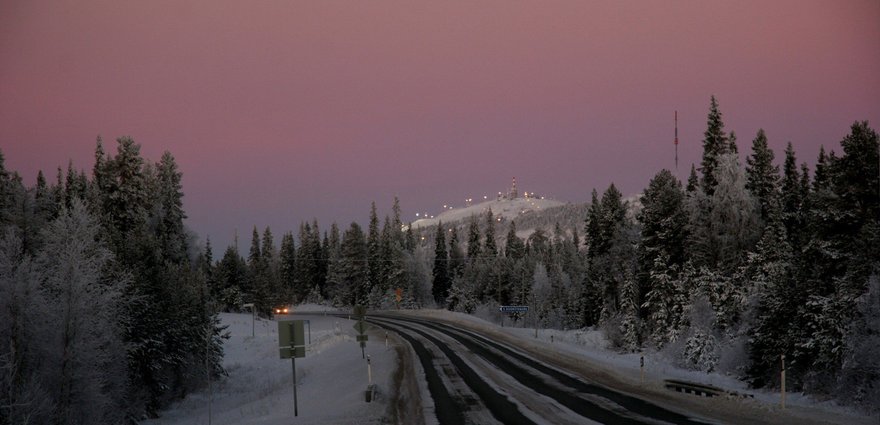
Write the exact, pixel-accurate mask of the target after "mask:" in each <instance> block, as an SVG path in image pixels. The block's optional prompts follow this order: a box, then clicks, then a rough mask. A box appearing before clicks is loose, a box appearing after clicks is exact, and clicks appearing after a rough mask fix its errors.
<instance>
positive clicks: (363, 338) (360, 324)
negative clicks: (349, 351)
mask: <svg viewBox="0 0 880 425" xmlns="http://www.w3.org/2000/svg"><path fill="white" fill-rule="evenodd" d="M366 315H367V308H366V307H364V306H362V305H356V306H354V316H355V317H356V318H357V319H358V321H357V323H355V324H354V329H355V330H356V331H358V334H359V335H358V336H357V341H358V342H359V343H360V345H361V358H362V359H363V358H366V351H365V349H366V348H367V339H368V337H367V335H366V334H365V332H366V331H367V324H366V322H364V316H366Z"/></svg>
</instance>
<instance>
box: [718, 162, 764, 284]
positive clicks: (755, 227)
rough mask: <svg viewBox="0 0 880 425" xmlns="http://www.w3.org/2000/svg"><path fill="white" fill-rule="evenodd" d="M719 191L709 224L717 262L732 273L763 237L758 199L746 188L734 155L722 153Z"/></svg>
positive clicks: (724, 269) (719, 169)
mask: <svg viewBox="0 0 880 425" xmlns="http://www.w3.org/2000/svg"><path fill="white" fill-rule="evenodd" d="M716 174H717V175H716V181H717V185H716V187H715V192H714V193H713V195H712V197H711V198H710V211H709V224H710V227H711V229H712V232H711V234H710V237H711V238H712V239H711V240H712V242H711V249H712V251H713V257H714V261H713V262H712V263H710V265H713V264H714V265H715V266H716V267H718V268H719V269H720V270H722V271H725V272H727V273H730V272H732V271H734V270H736V267H737V266H739V264H740V263H741V262H742V260H743V258H744V253H745V252H746V251H748V250H750V249H752V248H753V247H754V245H755V243H756V242H757V239H758V237H759V236H760V224H759V223H758V209H757V204H756V202H755V199H754V198H753V197H752V195H751V194H749V192H748V191H747V190H746V187H745V185H746V179H745V175H744V174H743V170H742V167H740V165H739V161H738V159H737V158H736V156H735V155H733V154H725V155H721V157H720V158H719V159H718V168H717V169H716Z"/></svg>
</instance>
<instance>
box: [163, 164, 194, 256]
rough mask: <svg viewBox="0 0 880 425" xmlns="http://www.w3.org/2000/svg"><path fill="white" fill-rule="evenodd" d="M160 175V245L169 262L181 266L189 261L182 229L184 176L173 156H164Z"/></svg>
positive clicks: (184, 215)
mask: <svg viewBox="0 0 880 425" xmlns="http://www.w3.org/2000/svg"><path fill="white" fill-rule="evenodd" d="M157 172H158V173H157V177H158V181H157V184H158V186H159V188H158V189H159V190H158V193H157V195H158V200H157V204H158V205H157V206H158V208H156V213H157V214H158V215H159V217H158V221H159V224H158V227H159V228H158V233H159V243H160V244H161V246H162V252H163V254H164V256H165V259H166V260H168V261H171V262H173V263H180V262H182V261H184V260H185V259H186V258H187V257H186V256H187V235H186V232H185V231H184V228H183V220H184V219H186V213H184V211H183V186H182V184H181V180H182V174H181V172H180V171H179V170H178V168H177V163H175V161H174V156H172V155H171V152H168V151H165V153H164V154H162V159H161V160H160V161H159V164H158V167H157Z"/></svg>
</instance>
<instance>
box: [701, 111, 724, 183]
mask: <svg viewBox="0 0 880 425" xmlns="http://www.w3.org/2000/svg"><path fill="white" fill-rule="evenodd" d="M730 148H731V146H730V143H729V139H728V137H727V134H726V133H725V132H724V122H722V120H721V111H719V110H718V101H717V100H715V96H712V97H711V100H710V105H709V118H708V123H707V128H706V132H705V133H704V135H703V161H702V163H701V165H700V172H702V173H703V180H702V182H701V183H702V187H703V191H704V192H706V195H708V196H712V194H714V193H715V186H716V185H717V184H718V180H717V179H716V172H715V169H716V168H718V158H719V157H720V156H721V155H724V154H726V153H728V152H730Z"/></svg>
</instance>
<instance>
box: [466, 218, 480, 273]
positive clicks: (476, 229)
mask: <svg viewBox="0 0 880 425" xmlns="http://www.w3.org/2000/svg"><path fill="white" fill-rule="evenodd" d="M481 255H482V252H481V247H480V225H479V224H478V223H477V217H476V216H471V219H470V224H469V225H468V246H467V257H468V263H469V264H473V263H474V262H475V261H477V260H478V259H479V258H480V256H481Z"/></svg>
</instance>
